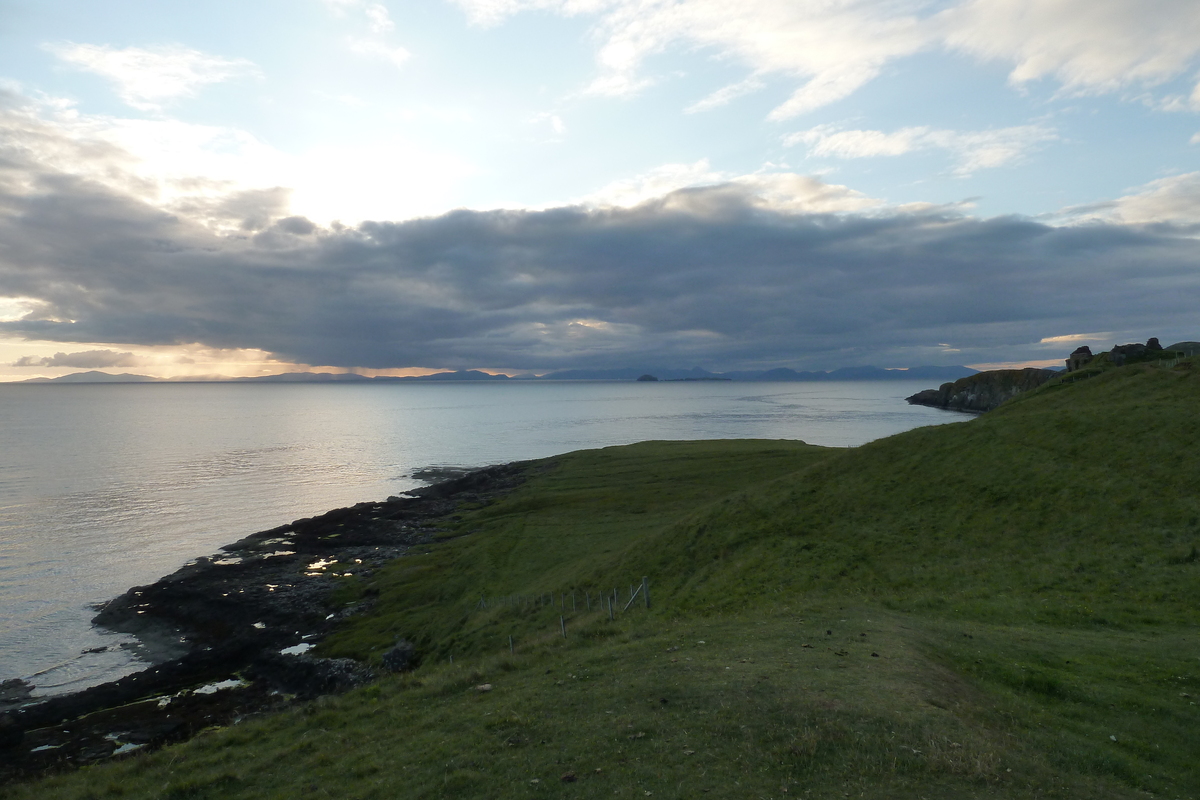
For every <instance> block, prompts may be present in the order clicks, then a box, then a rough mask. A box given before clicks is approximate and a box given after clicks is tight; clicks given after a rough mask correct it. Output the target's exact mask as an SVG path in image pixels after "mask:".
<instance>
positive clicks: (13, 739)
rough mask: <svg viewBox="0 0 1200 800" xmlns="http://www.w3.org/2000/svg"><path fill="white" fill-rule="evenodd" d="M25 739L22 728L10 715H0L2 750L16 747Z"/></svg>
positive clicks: (0, 747) (0, 745) (0, 746)
mask: <svg viewBox="0 0 1200 800" xmlns="http://www.w3.org/2000/svg"><path fill="white" fill-rule="evenodd" d="M24 738H25V732H24V731H23V730H21V726H20V725H18V724H17V721H16V720H15V719H13V718H12V716H10V715H9V714H0V750H7V749H8V748H10V747H16V746H17V745H19V744H20V743H21V740H22V739H24Z"/></svg>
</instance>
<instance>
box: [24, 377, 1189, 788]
mask: <svg viewBox="0 0 1200 800" xmlns="http://www.w3.org/2000/svg"><path fill="white" fill-rule="evenodd" d="M1198 412H1200V376H1198V375H1197V374H1196V372H1195V371H1194V370H1193V367H1192V362H1190V361H1186V362H1184V363H1183V364H1180V365H1178V366H1175V367H1174V368H1172V369H1162V368H1160V367H1156V366H1154V365H1132V366H1128V367H1123V368H1120V369H1111V370H1106V371H1103V372H1097V373H1095V374H1094V375H1092V376H1091V377H1088V378H1087V379H1086V380H1081V381H1077V382H1075V383H1071V384H1069V385H1062V384H1059V383H1058V382H1052V383H1051V384H1048V385H1046V386H1044V387H1042V388H1040V389H1038V390H1036V391H1034V392H1031V393H1029V394H1028V395H1026V396H1023V397H1021V398H1019V399H1018V400H1016V401H1013V402H1010V403H1008V404H1006V405H1005V406H1003V407H1001V408H1000V409H997V410H996V411H993V412H990V413H988V414H986V415H984V416H982V417H979V418H974V419H971V420H970V421H967V422H963V423H961V424H955V425H946V426H938V427H934V428H925V429H919V430H915V431H911V432H909V433H905V434H901V435H899V436H894V437H890V438H888V439H884V440H880V441H877V442H873V443H871V444H868V445H865V446H863V447H860V448H855V449H852V450H841V449H832V450H831V449H823V448H817V447H811V446H808V445H804V444H802V443H799V442H785V441H778V442H774V441H723V442H648V443H643V444H640V445H633V446H630V447H621V448H608V449H604V450H597V451H587V452H580V453H572V454H568V455H565V456H561V457H558V458H554V459H548V460H546V461H544V462H538V463H535V464H534V465H532V470H533V472H532V474H533V477H532V478H531V479H530V480H529V481H528V482H527V483H526V484H525V485H524V486H522V487H521V488H520V489H518V490H517V491H516V492H514V493H513V494H511V495H509V496H507V497H505V498H503V499H501V500H500V501H498V502H496V503H494V504H492V505H490V506H487V507H484V508H477V509H462V510H460V512H459V514H458V515H456V517H454V518H452V519H451V520H448V522H447V525H446V527H447V528H448V532H447V534H446V536H445V538H444V540H443V541H440V542H438V543H436V544H433V545H431V546H429V547H428V548H427V552H423V553H421V554H416V555H412V556H408V557H406V558H403V559H399V560H397V561H396V562H394V564H393V565H391V566H390V567H388V568H386V569H384V570H380V571H379V572H377V573H376V574H375V575H374V576H372V577H371V578H370V579H369V580H368V581H359V582H352V581H348V582H347V585H346V587H345V589H344V598H343V599H344V600H345V601H346V602H355V601H357V600H359V599H362V598H364V597H370V598H373V599H374V600H375V605H374V608H373V610H372V611H371V613H369V614H367V615H363V616H359V617H355V618H351V619H350V620H348V621H347V623H346V624H345V626H344V627H343V628H341V629H340V630H339V631H338V633H337V634H336V635H334V636H333V637H331V638H330V639H329V640H328V641H327V642H326V643H325V644H324V645H323V647H322V650H323V652H324V654H327V655H351V656H355V657H358V658H365V659H367V660H378V658H379V656H380V654H381V653H382V651H383V650H385V649H386V648H387V647H389V646H390V645H391V644H392V642H394V641H395V639H396V638H397V637H399V636H403V637H406V638H408V639H409V640H411V641H413V642H415V643H416V645H417V649H418V652H419V653H420V655H421V657H422V663H421V666H420V667H419V668H418V669H417V670H415V671H414V672H412V673H408V674H405V675H402V676H392V677H387V678H384V679H382V680H381V681H379V682H377V683H376V684H374V685H371V686H369V687H366V688H364V689H361V690H358V691H355V692H352V693H350V694H348V695H344V696H341V697H332V698H325V699H323V700H320V701H317V702H314V703H311V704H309V705H306V706H304V707H302V708H300V709H298V710H295V711H291V712H287V713H283V714H279V715H276V716H273V717H267V718H262V719H255V720H247V721H244V722H242V723H240V724H238V725H236V726H232V727H230V728H227V729H222V730H213V731H210V732H208V733H206V734H204V735H202V736H200V737H198V738H197V739H194V740H193V741H191V742H188V743H186V744H183V745H179V746H175V747H170V748H166V749H164V750H162V751H160V752H158V753H154V754H150V755H147V756H142V757H134V758H129V759H127V760H124V761H121V762H117V763H113V764H108V765H104V766H99V767H92V768H88V769H84V770H81V771H79V772H77V773H74V774H70V775H63V776H58V777H54V778H50V779H47V780H45V781H42V782H39V783H36V784H28V785H25V786H18V787H11V788H10V789H9V790H8V793H9V794H10V795H11V796H13V797H19V798H34V797H37V798H42V797H69V798H87V797H137V798H142V797H145V798H152V797H161V798H207V797H212V798H218V797H220V798H225V797H246V798H260V797H281V798H282V797H295V796H301V797H302V796H314V797H363V798H367V797H379V798H385V797H389V798H390V797H495V798H510V797H511V798H517V797H538V796H547V797H649V796H653V797H671V798H675V797H678V798H695V797H703V796H710V797H747V798H751V797H755V798H757V797H764V798H766V797H771V798H784V797H797V796H799V797H833V798H838V797H875V798H919V797H923V798H959V797H980V798H993V797H994V798H1001V797H1003V798H1024V797H1060V798H1084V797H1086V798H1108V797H1113V798H1117V797H1147V796H1151V795H1153V796H1156V797H1170V798H1195V797H1197V796H1200V735H1197V733H1196V731H1197V730H1198V727H1200V711H1198V708H1200V707H1198V706H1197V705H1196V704H1195V703H1196V702H1197V697H1198V695H1200V640H1198V639H1197V636H1196V626H1197V622H1200V556H1198V555H1197V553H1198V548H1200V456H1198V454H1197V448H1198V446H1200V413H1198ZM642 576H648V578H649V581H650V586H651V589H652V599H653V604H652V607H651V608H650V609H646V608H644V607H643V606H641V604H640V602H639V603H635V604H634V605H633V606H632V607H631V608H630V610H629V611H628V612H625V613H621V614H618V615H617V619H616V620H615V621H610V620H609V619H608V615H607V613H606V612H601V611H599V610H593V611H591V612H588V611H586V610H584V609H583V605H584V600H583V598H584V597H585V594H584V593H585V592H586V593H587V595H586V596H587V597H589V598H594V597H595V596H596V593H597V592H598V591H602V590H603V591H606V592H610V591H611V590H612V588H614V587H619V588H620V592H621V594H622V596H623V600H624V596H625V595H627V594H628V586H629V584H631V583H634V582H636V581H640V579H641V577H642ZM571 592H574V593H575V609H576V610H575V611H571V610H570V601H569V600H568V604H567V608H566V609H563V608H561V607H557V606H551V605H543V606H536V605H530V604H528V603H526V604H521V605H510V604H508V603H507V602H504V601H498V600H497V598H502V597H503V598H510V597H515V596H522V597H526V598H528V597H532V596H537V595H541V594H551V595H553V596H554V597H555V599H556V601H557V600H559V599H561V598H562V597H563V595H564V594H566V595H568V596H569V593H571ZM480 597H488V598H492V599H491V601H490V602H489V604H488V606H487V607H486V608H484V607H481V605H480V603H479V599H480ZM622 604H623V603H622ZM560 617H565V618H566V624H567V634H568V635H567V636H566V637H565V638H564V637H563V636H562V633H561V627H560V624H561V623H560ZM510 636H511V637H513V641H514V644H515V646H514V650H515V652H513V653H510V652H509V645H508V641H509V637H510ZM452 657H453V659H454V660H453V663H451V662H450V659H451V658H452ZM481 684H490V685H491V687H492V688H491V690H490V691H486V692H481V691H478V689H477V688H476V687H478V686H479V685H481ZM564 777H565V778H567V780H564Z"/></svg>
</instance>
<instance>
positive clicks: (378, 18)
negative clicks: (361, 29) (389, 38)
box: [363, 3, 396, 33]
mask: <svg viewBox="0 0 1200 800" xmlns="http://www.w3.org/2000/svg"><path fill="white" fill-rule="evenodd" d="M363 13H364V14H366V15H367V19H368V20H369V21H370V24H371V33H391V32H392V31H393V30H395V29H396V23H394V22H392V17H391V15H390V14H389V13H388V10H387V9H386V8H384V7H383V6H382V5H380V4H379V3H371V4H370V5H368V6H367V7H366V8H364V9H363Z"/></svg>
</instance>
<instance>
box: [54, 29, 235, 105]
mask: <svg viewBox="0 0 1200 800" xmlns="http://www.w3.org/2000/svg"><path fill="white" fill-rule="evenodd" d="M46 49H47V50H49V51H50V52H51V53H53V54H54V55H56V56H58V57H59V58H61V59H62V60H64V61H66V62H68V63H70V64H74V65H76V66H78V67H81V68H83V69H85V70H87V71H89V72H93V73H95V74H97V75H100V76H102V77H104V78H107V79H108V80H110V81H112V82H113V83H115V84H116V85H117V94H118V96H120V98H121V99H122V100H123V101H125V102H126V103H127V104H129V105H130V106H133V107H134V108H137V109H140V110H143V111H156V110H159V109H161V108H162V107H163V105H164V104H166V103H168V102H170V101H172V100H178V99H179V98H182V97H190V96H191V95H194V94H195V93H196V91H197V90H198V89H200V88H201V87H203V86H206V85H208V84H212V83H220V82H222V81H226V80H229V79H231V78H237V77H242V76H245V75H255V74H257V73H258V68H257V67H256V66H255V65H254V63H253V62H251V61H248V60H246V59H244V58H232V59H231V58H222V57H221V56H214V55H210V54H208V53H202V52H200V51H199V50H193V49H191V48H188V47H183V46H180V45H164V46H161V47H154V48H141V47H126V48H123V49H118V48H114V47H109V46H107V45H95V44H77V43H75V42H59V43H55V44H49V45H46Z"/></svg>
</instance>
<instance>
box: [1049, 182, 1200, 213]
mask: <svg viewBox="0 0 1200 800" xmlns="http://www.w3.org/2000/svg"><path fill="white" fill-rule="evenodd" d="M1062 218H1063V219H1065V220H1068V221H1074V222H1096V221H1105V222H1119V223H1126V224H1131V225H1148V224H1155V223H1168V224H1174V225H1183V226H1200V172H1188V173H1186V174H1183V175H1173V176H1171V177H1169V178H1160V179H1158V180H1156V181H1151V182H1150V183H1148V184H1146V185H1145V186H1142V187H1140V189H1139V191H1137V192H1134V193H1132V194H1128V195H1125V196H1123V197H1119V198H1117V199H1116V200H1109V201H1105V202H1102V203H1092V204H1088V205H1083V206H1076V207H1074V208H1069V209H1066V210H1065V211H1064V212H1063V214H1062Z"/></svg>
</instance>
